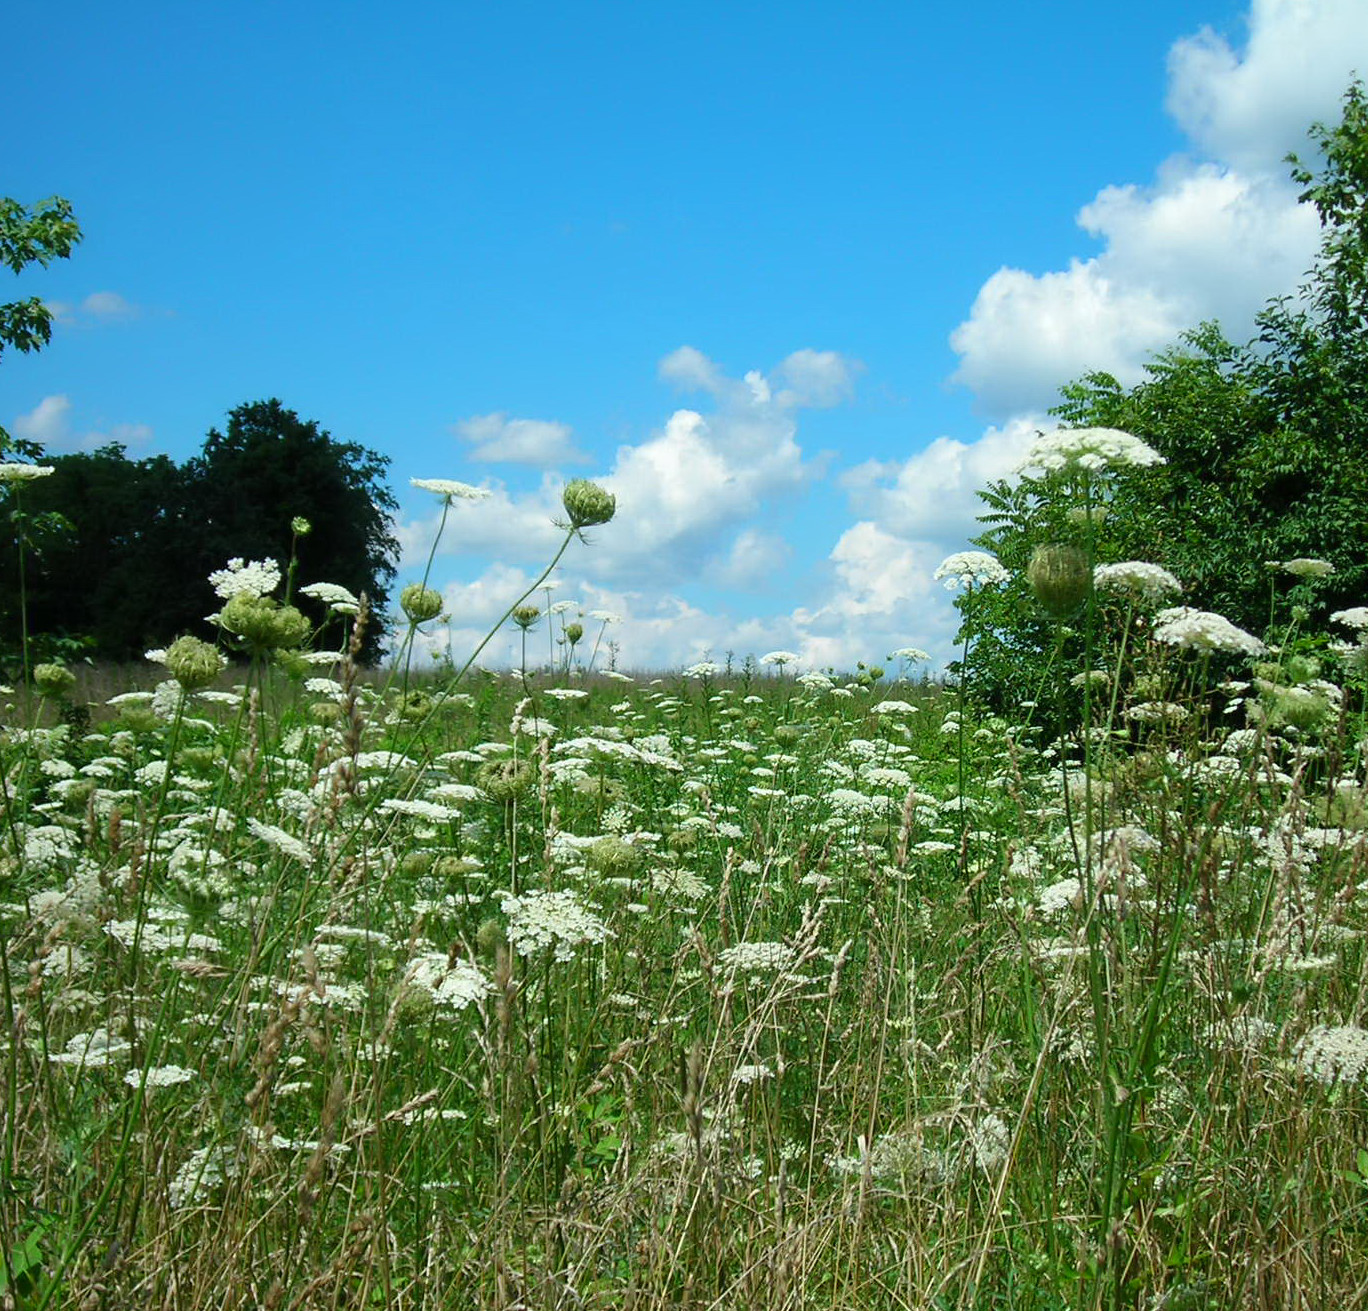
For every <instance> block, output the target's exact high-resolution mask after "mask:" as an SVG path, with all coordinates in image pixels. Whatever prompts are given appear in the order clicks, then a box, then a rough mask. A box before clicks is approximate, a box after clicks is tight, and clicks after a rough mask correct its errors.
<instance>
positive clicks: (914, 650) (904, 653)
mask: <svg viewBox="0 0 1368 1311" xmlns="http://www.w3.org/2000/svg"><path fill="white" fill-rule="evenodd" d="M888 659H890V660H930V659H931V657H930V656H929V655H928V654H927V653H926V652H925V651H923V650H922V649H921V647H919V646H900V647H899V648H898V649H897V650H896V651H890V652H889V653H888Z"/></svg>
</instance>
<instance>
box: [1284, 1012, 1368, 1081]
mask: <svg viewBox="0 0 1368 1311" xmlns="http://www.w3.org/2000/svg"><path fill="white" fill-rule="evenodd" d="M1296 1058H1297V1064H1298V1065H1299V1066H1301V1068H1302V1069H1303V1070H1304V1071H1305V1072H1306V1073H1307V1074H1309V1075H1310V1076H1311V1077H1312V1078H1313V1079H1319V1080H1320V1081H1321V1082H1322V1083H1354V1082H1357V1081H1358V1080H1360V1079H1362V1078H1363V1077H1364V1075H1365V1074H1366V1073H1368V1029H1360V1028H1359V1027H1358V1025H1356V1024H1343V1025H1329V1024H1318V1025H1317V1026H1316V1027H1315V1028H1314V1029H1311V1030H1309V1031H1308V1032H1307V1033H1306V1034H1305V1036H1304V1037H1303V1038H1302V1040H1301V1041H1300V1042H1299V1043H1298V1044H1297V1049H1296Z"/></svg>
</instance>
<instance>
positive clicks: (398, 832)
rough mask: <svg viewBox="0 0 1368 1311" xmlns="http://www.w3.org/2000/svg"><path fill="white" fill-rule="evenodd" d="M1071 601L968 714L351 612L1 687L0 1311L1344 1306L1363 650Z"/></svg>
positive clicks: (1356, 634)
mask: <svg viewBox="0 0 1368 1311" xmlns="http://www.w3.org/2000/svg"><path fill="white" fill-rule="evenodd" d="M947 563H949V562H947ZM1319 563H1320V562H1313V561H1294V562H1289V565H1296V566H1298V568H1289V569H1288V571H1287V572H1288V574H1289V577H1291V578H1292V580H1293V581H1294V582H1295V584H1296V585H1297V586H1302V587H1306V588H1311V587H1313V586H1314V581H1315V577H1316V569H1315V568H1313V567H1311V566H1317V567H1319ZM955 567H956V568H958V570H959V581H961V582H962V583H963V584H964V585H965V586H974V585H980V586H987V585H990V584H991V580H990V579H989V578H987V577H986V576H985V575H984V574H983V573H982V569H983V567H984V566H983V560H982V558H979V559H977V560H975V559H972V558H969V557H963V558H959V564H958V565H957V566H955ZM1279 567H1280V568H1281V567H1282V566H1279ZM1328 567H1329V566H1326V568H1328ZM251 568H252V566H246V569H247V570H250V569H251ZM1112 568H1113V570H1114V571H1115V570H1120V571H1121V572H1120V573H1117V572H1113V573H1112V574H1110V575H1108V574H1106V573H1103V572H1098V573H1096V574H1095V575H1092V577H1093V578H1094V580H1095V585H1091V586H1090V587H1089V588H1088V589H1087V597H1086V602H1085V604H1086V612H1085V613H1086V620H1087V622H1089V623H1096V626H1097V631H1098V634H1099V637H1098V641H1097V643H1096V644H1095V645H1094V647H1093V650H1092V659H1093V664H1092V665H1091V666H1090V667H1089V668H1086V669H1084V670H1081V671H1077V672H1073V671H1069V670H1064V671H1062V672H1060V671H1056V672H1055V673H1054V674H1053V675H1052V676H1051V678H1050V679H1049V681H1048V683H1047V684H1046V685H1043V686H1041V687H1040V688H1031V689H1023V697H1022V700H1021V703H1020V704H1019V705H1015V706H1012V707H998V708H997V710H996V711H993V710H990V709H989V708H986V707H984V706H982V705H979V704H978V703H977V702H976V701H975V699H974V697H973V694H972V692H973V679H972V659H970V661H969V665H968V669H969V672H968V674H967V675H966V676H965V677H964V678H962V679H961V680H960V681H959V682H958V683H951V684H948V685H947V684H945V683H941V682H933V681H930V680H928V679H926V678H924V677H921V676H919V675H918V674H917V672H916V671H917V666H918V663H919V662H918V661H917V659H916V656H917V654H918V653H915V652H910V651H909V652H905V653H902V655H901V657H900V658H899V659H897V660H895V661H892V662H891V664H890V667H889V668H888V669H887V670H882V669H875V668H867V669H863V670H859V671H857V672H856V674H855V675H854V676H842V675H838V674H836V673H834V672H830V671H829V672H826V673H820V672H816V671H804V670H801V669H800V668H798V667H797V665H796V660H795V659H794V658H792V657H790V656H789V655H788V653H774V655H775V656H776V657H779V658H775V659H772V660H770V662H769V663H768V664H760V663H757V662H754V661H747V662H745V663H744V664H743V665H735V664H731V663H712V662H702V663H700V664H697V665H694V666H692V667H690V668H689V669H687V670H683V671H680V672H678V673H674V674H669V675H665V676H662V677H647V676H644V675H643V676H636V677H633V676H631V675H627V674H623V673H618V672H616V671H608V672H604V671H603V669H602V664H601V663H600V664H599V665H598V666H597V667H596V668H597V670H598V671H597V672H588V670H587V668H586V666H587V664H588V661H587V660H586V659H583V658H577V657H576V654H575V644H574V643H564V642H563V643H562V644H561V650H562V652H563V658H559V659H558V658H556V647H555V645H554V644H550V645H549V649H550V652H551V656H552V659H551V660H549V661H541V663H540V664H536V663H535V660H534V663H533V664H529V665H527V666H525V668H524V669H522V670H513V671H491V670H482V669H481V668H480V667H479V666H478V665H476V664H471V665H470V666H468V668H467V669H466V670H464V671H456V670H451V669H448V670H446V671H440V670H439V671H435V672H434V671H428V672H424V673H419V672H415V671H412V670H410V669H409V668H408V666H407V665H406V664H402V663H401V664H400V665H399V666H397V667H396V668H395V669H393V670H391V671H389V673H388V674H384V675H382V676H379V677H376V676H375V675H373V674H372V673H369V672H367V671H363V670H362V669H360V668H359V666H358V663H357V661H356V658H355V653H356V652H357V651H358V650H359V637H358V633H357V630H358V628H360V626H362V625H363V624H364V623H365V622H366V619H365V613H364V607H361V613H360V614H359V615H356V616H355V617H354V618H353V619H351V620H350V623H351V638H350V642H348V641H347V640H346V634H345V632H343V631H342V630H341V626H340V625H339V626H338V627H336V628H335V629H334V633H335V634H336V635H337V636H338V637H341V638H342V640H341V641H337V640H335V641H334V648H335V649H331V648H328V647H327V646H320V644H319V643H317V642H315V643H314V646H316V647H319V649H314V650H308V649H307V648H306V650H305V651H303V652H301V651H299V650H296V651H294V652H292V653H291V654H290V657H289V659H287V660H285V661H283V662H281V661H274V662H272V661H268V660H267V659H266V658H265V657H264V655H263V653H262V652H258V653H257V654H255V655H254V656H253V657H252V659H251V661H250V663H247V664H240V665H238V666H235V667H231V668H228V669H226V670H222V671H220V668H219V664H218V663H216V662H215V661H213V660H209V661H207V662H205V661H202V662H201V664H200V665H199V666H196V665H195V664H194V662H193V661H187V660H186V659H184V658H182V659H180V660H179V661H178V660H177V659H176V658H175V657H173V656H172V654H171V653H162V658H163V659H164V660H165V663H166V666H167V668H162V667H160V666H157V665H154V664H149V666H148V669H149V670H152V671H154V672H153V674H152V675H151V676H150V677H149V678H147V679H146V681H145V682H144V685H143V686H142V687H140V688H133V689H131V690H129V689H122V690H121V689H120V688H118V687H116V686H111V685H110V682H111V680H110V679H108V678H107V677H106V679H105V681H104V683H103V684H102V685H100V686H99V687H98V691H97V690H96V687H95V685H94V684H91V683H88V682H84V681H78V682H73V681H72V678H71V675H70V674H66V673H59V674H54V673H52V672H51V669H47V670H43V669H40V670H37V671H34V673H35V687H36V691H30V690H29V689H26V688H24V687H15V688H7V689H6V693H7V695H6V696H5V697H4V698H3V700H0V704H3V705H4V707H5V709H4V715H3V723H4V725H5V728H4V731H3V734H0V771H2V774H0V777H2V778H3V784H4V786H3V789H0V804H3V812H0V838H2V839H3V842H2V843H0V852H3V854H2V855H0V901H3V904H0V950H2V951H3V962H4V970H3V1008H4V1020H5V1025H4V1034H3V1048H2V1049H0V1081H2V1086H0V1115H2V1116H3V1142H2V1143H0V1151H3V1162H2V1164H3V1177H2V1180H0V1182H2V1183H3V1188H2V1189H0V1239H2V1240H3V1241H0V1255H2V1256H3V1261H2V1262H0V1287H2V1288H3V1298H4V1305H6V1306H13V1307H19V1308H26V1309H28V1308H32V1309H35V1311H36V1309H39V1308H47V1307H79V1308H101V1307H127V1306H146V1307H167V1308H173V1307H174V1308H196V1309H197V1311H198V1309H200V1308H210V1307H213V1308H238V1307H242V1308H248V1307H251V1308H271V1309H275V1308H301V1309H302V1308H325V1307H326V1308H340V1307H386V1308H429V1307H488V1308H499V1309H501V1311H512V1309H513V1308H529V1309H532V1308H538V1309H540V1308H546V1309H547V1311H550V1309H551V1308H556V1309H558V1311H559V1309H563V1308H610V1307H611V1308H638V1309H641V1311H645V1309H646V1308H662V1309H663V1308H690V1309H693V1308H698V1309H701V1308H723V1307H748V1308H752V1307H753V1308H765V1309H766V1311H779V1309H780V1308H794V1309H795V1311H796V1309H797V1308H811V1307H821V1308H827V1307H833V1308H888V1309H889V1311H893V1309H895V1308H896V1309H902V1308H921V1307H927V1308H946V1309H948V1308H966V1309H967V1308H989V1307H1002V1308H1008V1307H1010V1308H1061V1309H1062V1308H1089V1307H1144V1308H1153V1309H1154V1311H1158V1309H1159V1308H1168V1309H1171V1311H1177V1309H1178V1308H1199V1307H1200V1308H1207V1307H1232V1308H1233V1307H1250V1308H1263V1307H1269V1308H1272V1307H1279V1308H1285V1307H1324V1306H1329V1305H1340V1306H1344V1307H1352V1306H1358V1305H1363V1304H1365V1302H1368V1296H1366V1291H1368V1150H1365V1148H1368V1124H1366V1123H1365V1115H1364V1111H1365V1097H1364V1080H1365V1076H1368V1030H1366V1029H1365V1028H1363V1027H1361V1026H1362V1022H1363V1020H1364V1015H1365V989H1366V988H1368V970H1366V965H1368V962H1366V960H1365V952H1364V946H1363V920H1364V916H1363V908H1364V899H1365V895H1368V873H1366V872H1365V870H1364V864H1365V850H1366V848H1365V837H1366V836H1368V828H1366V827H1365V825H1366V824H1368V797H1366V795H1365V792H1364V777H1363V761H1362V748H1363V732H1364V724H1363V686H1364V677H1363V672H1362V670H1363V666H1364V662H1365V661H1364V654H1363V653H1364V651H1365V648H1364V646H1363V644H1362V642H1361V640H1359V639H1360V638H1361V636H1362V633H1363V632H1364V628H1365V625H1368V611H1353V612H1345V613H1343V614H1341V615H1339V616H1337V619H1336V624H1337V629H1336V631H1337V633H1338V636H1339V638H1340V639H1344V638H1345V637H1346V634H1347V635H1348V637H1349V638H1352V639H1353V640H1352V641H1350V640H1340V641H1338V643H1332V642H1331V640H1330V634H1329V632H1326V633H1320V632H1315V633H1313V632H1310V631H1309V630H1307V631H1301V630H1297V631H1295V632H1294V630H1293V628H1291V627H1286V628H1284V629H1282V630H1280V632H1281V638H1280V640H1276V641H1275V640H1273V636H1274V635H1272V634H1266V635H1265V638H1266V639H1267V640H1265V641H1255V639H1253V638H1252V637H1250V636H1249V635H1248V634H1242V633H1239V630H1236V629H1233V628H1231V626H1229V625H1227V627H1226V628H1225V629H1222V628H1221V627H1220V625H1219V624H1217V623H1215V617H1213V616H1200V612H1194V611H1188V612H1186V613H1184V612H1182V611H1181V610H1177V611H1175V610H1173V609H1170V610H1168V611H1164V612H1161V614H1160V615H1159V616H1158V617H1156V615H1155V611H1156V609H1157V608H1158V606H1159V604H1160V599H1161V594H1162V592H1163V590H1164V589H1163V587H1162V586H1160V585H1159V583H1160V582H1161V581H1162V580H1158V575H1159V574H1162V572H1163V571H1162V570H1160V571H1157V573H1156V572H1155V569H1154V566H1147V565H1137V566H1135V567H1133V568H1130V569H1129V572H1128V573H1127V572H1126V569H1127V566H1125V565H1121V566H1113V567H1112ZM976 569H977V570H979V572H977V573H976V572H975V570H976ZM1299 569H1300V572H1299V571H1298V570H1299ZM238 572H239V573H242V572H243V570H242V569H241V568H239V571H238ZM277 579H278V574H277ZM951 580H952V581H955V579H954V576H953V571H952V577H951ZM1157 580H1158V581H1157ZM1169 599H1172V598H1171V597H1170V598H1169ZM405 608H406V610H408V611H409V612H410V620H411V622H412V628H413V629H414V630H416V629H417V628H418V626H419V625H420V624H421V623H423V622H427V621H428V620H430V619H432V618H434V617H435V614H428V613H427V609H428V607H427V606H426V603H425V599H424V598H423V597H422V596H421V595H419V594H412V593H409V592H406V600H405ZM225 614H226V607H225ZM419 614H423V615H425V616H426V617H425V618H423V619H419V618H415V617H414V616H415V615H419ZM1105 616H1110V618H1109V621H1108V623H1106V624H1104V623H1102V622H1101V621H1102V619H1103V617H1105ZM249 618H250V616H249ZM242 622H243V623H246V622H247V620H246V619H243V620H242ZM518 622H519V623H520V624H521V625H522V626H523V628H524V631H525V632H527V633H529V635H530V637H531V638H532V639H533V640H532V649H533V650H534V651H538V652H540V651H542V650H546V649H547V647H548V643H547V633H546V630H547V628H548V627H551V626H553V625H555V624H557V623H559V625H560V631H561V635H562V637H564V636H565V628H566V623H565V617H564V616H559V617H558V616H553V615H551V614H548V613H546V611H545V610H538V609H536V608H535V607H533V608H531V609H530V610H529V611H528V612H526V613H523V614H522V616H521V618H520V619H519V620H518ZM1166 625H1167V627H1166ZM238 631H242V630H241V629H239V630H238ZM1232 633H1236V634H1239V636H1238V637H1232V636H1231V634H1232ZM1104 636H1105V637H1106V640H1104ZM538 642H540V643H541V646H540V647H539V646H538V645H537V643H538ZM1313 650H1314V652H1315V653H1316V654H1308V652H1310V651H1313ZM180 654H181V656H182V657H184V655H185V652H184V651H182V652H181V653H180ZM191 654H193V652H192V653H191ZM969 654H970V656H972V653H969ZM884 655H885V653H883V652H877V653H871V657H883V656H884ZM584 656H587V652H584V651H581V652H580V657H584ZM548 664H550V665H552V666H553V667H551V668H548V667H547V665H548ZM168 669H170V670H171V671H173V672H176V675H177V676H175V677H167V673H168ZM458 675H459V676H458ZM1047 709H1051V710H1053V711H1055V712H1066V711H1067V712H1070V713H1071V714H1072V721H1071V722H1070V723H1066V721H1069V715H1068V714H1064V715H1063V718H1062V719H1061V718H1059V717H1058V716H1057V715H1056V716H1055V717H1051V716H1050V715H1047V714H1046V713H1045V711H1046V710H1047ZM1061 724H1065V725H1066V726H1065V727H1063V728H1061V727H1060V725H1061Z"/></svg>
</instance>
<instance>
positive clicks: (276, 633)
mask: <svg viewBox="0 0 1368 1311" xmlns="http://www.w3.org/2000/svg"><path fill="white" fill-rule="evenodd" d="M219 623H220V624H222V625H223V627H224V628H226V629H227V630H228V631H229V632H230V633H233V634H234V635H235V636H237V637H240V638H241V639H242V640H243V641H244V642H246V643H247V645H248V646H251V647H255V648H256V649H257V650H259V651H265V650H269V649H270V648H272V647H293V646H298V645H299V644H300V643H301V642H303V641H304V639H305V638H306V637H308V635H309V627H310V625H309V621H308V619H307V618H305V616H304V615H302V614H300V612H299V611H298V610H296V609H295V607H294V606H292V605H279V604H277V603H276V602H275V601H273V600H271V598H270V597H269V596H252V595H250V594H249V593H247V592H239V593H238V594H237V595H236V596H232V597H230V598H229V599H228V600H227V602H225V604H224V607H223V609H222V610H221V611H220V612H219Z"/></svg>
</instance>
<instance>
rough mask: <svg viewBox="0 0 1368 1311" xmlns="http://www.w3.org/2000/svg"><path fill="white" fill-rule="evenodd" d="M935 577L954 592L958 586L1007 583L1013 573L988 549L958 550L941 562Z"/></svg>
mask: <svg viewBox="0 0 1368 1311" xmlns="http://www.w3.org/2000/svg"><path fill="white" fill-rule="evenodd" d="M934 577H935V579H936V581H937V582H941V581H943V582H944V583H945V588H946V590H947V591H949V592H953V591H954V590H955V588H957V587H966V588H967V587H987V586H989V585H990V584H992V583H1005V582H1006V581H1007V580H1008V579H1009V578H1010V577H1011V575H1010V574H1009V573H1008V572H1007V570H1006V569H1004V568H1003V567H1002V565H1001V564H1000V563H999V561H998V559H997V557H996V556H992V555H989V554H988V552H987V551H956V552H955V553H954V555H947V556H946V557H945V559H944V560H942V561H941V562H940V566H939V568H937V570H936V572H935V574H934Z"/></svg>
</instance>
